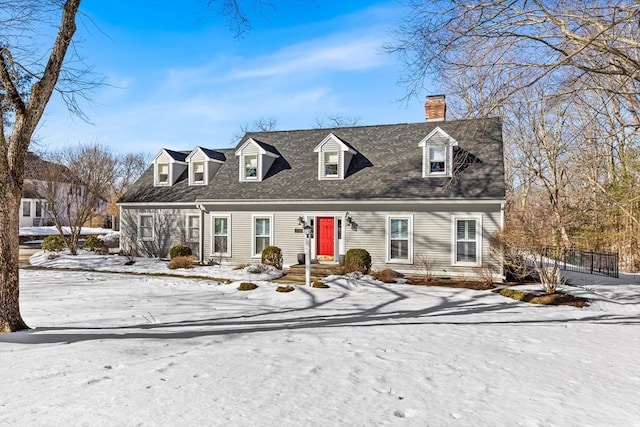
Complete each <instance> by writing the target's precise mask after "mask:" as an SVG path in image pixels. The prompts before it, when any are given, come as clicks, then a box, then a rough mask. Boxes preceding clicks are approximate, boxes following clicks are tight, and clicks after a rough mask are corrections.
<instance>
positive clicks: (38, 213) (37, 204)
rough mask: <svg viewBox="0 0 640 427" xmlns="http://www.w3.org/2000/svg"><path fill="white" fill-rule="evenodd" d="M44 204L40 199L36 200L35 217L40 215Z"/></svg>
mask: <svg viewBox="0 0 640 427" xmlns="http://www.w3.org/2000/svg"><path fill="white" fill-rule="evenodd" d="M43 206H44V202H41V201H40V200H36V217H38V218H40V217H42V207H43Z"/></svg>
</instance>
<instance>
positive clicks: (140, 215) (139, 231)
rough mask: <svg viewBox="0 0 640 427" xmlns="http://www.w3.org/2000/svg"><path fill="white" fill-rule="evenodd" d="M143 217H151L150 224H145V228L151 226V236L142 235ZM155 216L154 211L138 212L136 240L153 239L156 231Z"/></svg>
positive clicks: (150, 240)
mask: <svg viewBox="0 0 640 427" xmlns="http://www.w3.org/2000/svg"><path fill="white" fill-rule="evenodd" d="M143 217H151V225H150V226H145V228H148V227H151V236H150V237H142V233H141V231H142V218H143ZM155 225H156V216H155V214H154V213H140V214H138V236H137V237H138V240H139V241H141V242H152V241H154V240H155V237H156V232H155V228H156V227H155Z"/></svg>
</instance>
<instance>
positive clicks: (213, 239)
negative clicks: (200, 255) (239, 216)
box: [211, 214, 231, 257]
mask: <svg viewBox="0 0 640 427" xmlns="http://www.w3.org/2000/svg"><path fill="white" fill-rule="evenodd" d="M216 219H226V220H227V234H226V237H227V251H226V252H216V251H215V248H216ZM211 255H212V256H226V257H230V256H231V215H219V214H216V215H213V216H212V217H211Z"/></svg>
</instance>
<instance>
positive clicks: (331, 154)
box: [324, 151, 340, 178]
mask: <svg viewBox="0 0 640 427" xmlns="http://www.w3.org/2000/svg"><path fill="white" fill-rule="evenodd" d="M339 164H340V153H338V152H337V151H326V152H325V153H324V177H325V178H337V177H338V165H339Z"/></svg>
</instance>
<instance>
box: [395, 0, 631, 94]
mask: <svg viewBox="0 0 640 427" xmlns="http://www.w3.org/2000/svg"><path fill="white" fill-rule="evenodd" d="M410 5H411V11H412V13H411V16H410V17H408V18H407V19H406V20H405V21H404V22H403V24H402V25H401V26H400V28H399V29H398V31H397V32H396V41H395V42H394V43H392V44H390V45H389V46H387V50H388V51H391V52H395V53H399V54H400V55H401V57H402V59H403V60H404V63H405V65H406V73H405V76H404V83H405V84H407V85H408V86H409V88H410V91H411V93H413V94H417V93H420V92H421V90H422V85H423V81H424V79H425V78H427V77H429V76H431V77H433V78H435V79H436V80H440V81H442V78H444V77H449V74H450V72H451V71H452V70H456V71H458V72H461V71H463V70H469V69H480V70H482V71H481V73H482V75H485V76H486V75H490V74H493V75H498V76H500V78H501V79H502V82H503V84H504V85H505V89H506V90H505V91H504V92H503V94H502V96H503V97H506V96H508V95H510V94H512V93H514V92H516V91H518V90H520V89H522V88H524V87H528V86H531V85H533V84H535V83H536V82H537V81H539V80H540V79H542V78H544V77H548V76H551V75H553V76H561V77H562V78H563V79H565V78H567V76H571V77H572V78H574V79H575V78H579V77H577V76H580V75H599V76H607V77H616V78H621V79H623V80H627V81H631V82H633V83H632V84H627V85H624V86H622V87H620V86H615V85H611V84H610V85H607V86H605V87H601V88H600V89H602V90H606V91H608V92H611V93H615V94H619V95H624V96H629V99H630V101H632V102H633V104H634V105H636V106H638V105H639V104H638V102H639V101H640V98H639V95H638V87H639V85H640V39H638V37H637V35H638V34H639V33H640V5H639V4H638V3H637V2H636V1H633V0H614V1H610V2H606V3H603V2H601V1H598V0H587V1H583V2H574V1H566V0H563V1H547V0H533V1H521V0H516V1H512V0H491V1H479V0H473V1H466V0H465V1H462V0H436V1H424V0H413V1H411V2H410ZM486 52H492V53H491V55H487V54H486ZM474 53H477V55H475V54H474ZM470 58H473V60H470ZM508 75H510V76H511V77H513V78H516V79H517V80H518V81H519V82H520V83H518V84H517V85H511V84H510V81H509V80H507V79H505V77H506V76H508ZM473 83H474V81H473V80H472V81H470V82H469V84H468V86H467V87H470V86H472V85H473Z"/></svg>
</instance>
